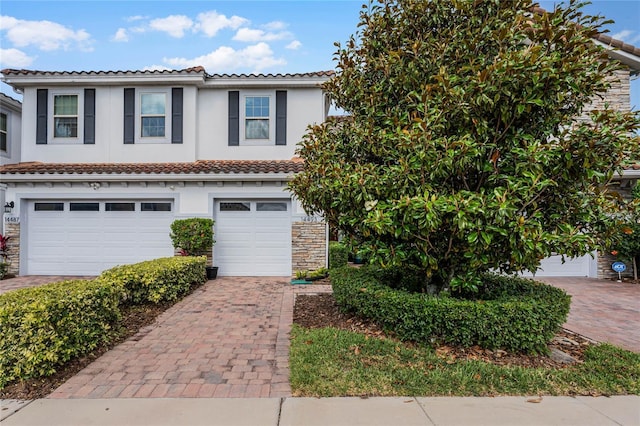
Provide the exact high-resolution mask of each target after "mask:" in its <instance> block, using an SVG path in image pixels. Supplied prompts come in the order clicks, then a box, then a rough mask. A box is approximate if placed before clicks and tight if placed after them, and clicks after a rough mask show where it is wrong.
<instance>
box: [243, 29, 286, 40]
mask: <svg viewBox="0 0 640 426" xmlns="http://www.w3.org/2000/svg"><path fill="white" fill-rule="evenodd" d="M292 36H293V35H292V34H291V33H290V32H289V31H280V32H267V31H263V30H255V29H251V28H240V29H239V30H238V32H237V33H236V35H235V36H233V39H234V40H236V41H244V42H247V43H255V42H258V41H274V40H283V39H287V38H291V37H292Z"/></svg>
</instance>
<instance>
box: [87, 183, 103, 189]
mask: <svg viewBox="0 0 640 426" xmlns="http://www.w3.org/2000/svg"><path fill="white" fill-rule="evenodd" d="M89 186H90V187H91V189H93V190H94V191H96V190H98V189H99V188H100V186H101V185H100V182H91V183H90V184H89Z"/></svg>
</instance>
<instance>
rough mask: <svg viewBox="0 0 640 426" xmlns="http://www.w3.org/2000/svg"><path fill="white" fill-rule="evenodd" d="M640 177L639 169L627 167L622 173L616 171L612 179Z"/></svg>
mask: <svg viewBox="0 0 640 426" xmlns="http://www.w3.org/2000/svg"><path fill="white" fill-rule="evenodd" d="M616 178H617V179H640V169H639V170H635V169H628V170H625V171H623V172H622V174H618V173H616V174H615V176H614V179H616Z"/></svg>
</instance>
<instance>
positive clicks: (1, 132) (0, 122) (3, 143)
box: [0, 112, 9, 154]
mask: <svg viewBox="0 0 640 426" xmlns="http://www.w3.org/2000/svg"><path fill="white" fill-rule="evenodd" d="M8 140H9V117H8V116H7V114H5V113H4V112H0V152H3V153H5V154H6V153H7V152H8V151H9V146H8V143H9V142H8Z"/></svg>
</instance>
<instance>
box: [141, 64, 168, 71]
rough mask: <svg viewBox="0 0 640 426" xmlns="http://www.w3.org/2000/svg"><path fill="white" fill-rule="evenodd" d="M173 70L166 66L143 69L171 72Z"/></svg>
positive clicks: (151, 66) (143, 69)
mask: <svg viewBox="0 0 640 426" xmlns="http://www.w3.org/2000/svg"><path fill="white" fill-rule="evenodd" d="M170 69H171V68H169V67H167V66H164V65H149V66H147V67H144V68H142V71H169V70H170Z"/></svg>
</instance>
